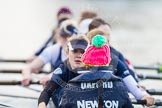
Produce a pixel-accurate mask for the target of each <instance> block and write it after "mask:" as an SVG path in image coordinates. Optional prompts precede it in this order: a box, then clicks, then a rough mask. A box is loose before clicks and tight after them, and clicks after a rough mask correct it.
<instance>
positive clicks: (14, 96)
mask: <svg viewBox="0 0 162 108" xmlns="http://www.w3.org/2000/svg"><path fill="white" fill-rule="evenodd" d="M0 96H7V97H13V98H25V99H38V98H37V97H28V96H17V95H9V94H1V93H0Z"/></svg>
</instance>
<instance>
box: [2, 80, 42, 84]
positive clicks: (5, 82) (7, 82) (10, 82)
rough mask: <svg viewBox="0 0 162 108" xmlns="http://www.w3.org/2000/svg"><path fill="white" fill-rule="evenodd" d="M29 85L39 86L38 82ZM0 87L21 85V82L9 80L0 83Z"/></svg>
mask: <svg viewBox="0 0 162 108" xmlns="http://www.w3.org/2000/svg"><path fill="white" fill-rule="evenodd" d="M30 84H40V82H39V81H30ZM0 85H21V81H15V80H9V81H5V80H4V81H0Z"/></svg>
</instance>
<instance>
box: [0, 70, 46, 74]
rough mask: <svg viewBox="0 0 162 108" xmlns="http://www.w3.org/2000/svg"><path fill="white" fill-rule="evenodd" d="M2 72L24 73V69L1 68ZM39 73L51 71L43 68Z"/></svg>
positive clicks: (0, 71)
mask: <svg viewBox="0 0 162 108" xmlns="http://www.w3.org/2000/svg"><path fill="white" fill-rule="evenodd" d="M0 73H22V70H21V69H1V70H0ZM39 73H46V74H48V73H49V72H47V71H43V70H41V71H40V72H39Z"/></svg>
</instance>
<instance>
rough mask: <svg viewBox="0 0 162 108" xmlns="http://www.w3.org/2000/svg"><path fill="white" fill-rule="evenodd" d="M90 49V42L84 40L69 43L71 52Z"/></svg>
mask: <svg viewBox="0 0 162 108" xmlns="http://www.w3.org/2000/svg"><path fill="white" fill-rule="evenodd" d="M87 47H88V42H87V41H86V40H83V39H78V40H72V41H70V42H69V43H68V48H69V50H74V49H82V50H85V49H86V48H87Z"/></svg>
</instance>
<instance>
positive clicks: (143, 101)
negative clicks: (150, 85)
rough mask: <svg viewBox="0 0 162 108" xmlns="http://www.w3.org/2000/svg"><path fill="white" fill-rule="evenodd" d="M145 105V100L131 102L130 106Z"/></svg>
mask: <svg viewBox="0 0 162 108" xmlns="http://www.w3.org/2000/svg"><path fill="white" fill-rule="evenodd" d="M146 103H147V101H146V100H132V104H141V105H145V104H146Z"/></svg>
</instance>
